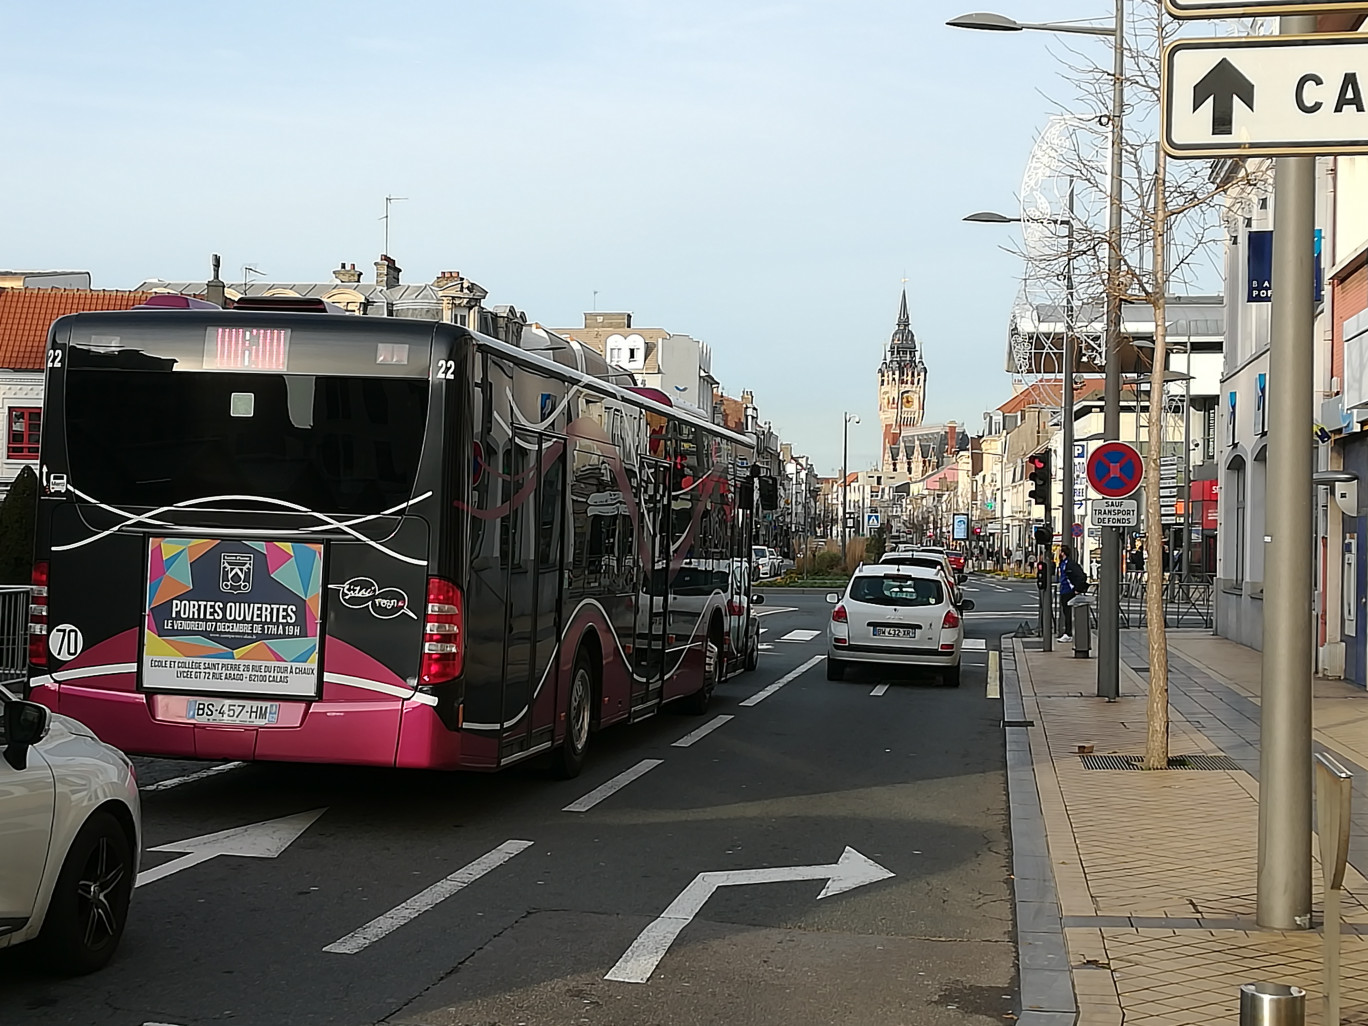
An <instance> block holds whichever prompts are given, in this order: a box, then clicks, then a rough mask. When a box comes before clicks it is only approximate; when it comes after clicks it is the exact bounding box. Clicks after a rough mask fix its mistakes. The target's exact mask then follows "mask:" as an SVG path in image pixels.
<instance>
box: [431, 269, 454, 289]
mask: <svg viewBox="0 0 1368 1026" xmlns="http://www.w3.org/2000/svg"><path fill="white" fill-rule="evenodd" d="M460 280H461V272H460V271H441V272H439V273H438V275H437V280H436V281H434V282H433V283H432V284H434V285H436V286H437V287H438V288H441V287H442V286H443V285H450V284H452V283H453V282H458V281H460Z"/></svg>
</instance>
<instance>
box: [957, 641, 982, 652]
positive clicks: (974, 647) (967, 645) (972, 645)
mask: <svg viewBox="0 0 1368 1026" xmlns="http://www.w3.org/2000/svg"><path fill="white" fill-rule="evenodd" d="M960 648H961V649H963V650H964V651H965V652H986V651H987V650H988V642H986V641H984V640H983V639H982V638H965V639H964V641H962V642H961V643H960Z"/></svg>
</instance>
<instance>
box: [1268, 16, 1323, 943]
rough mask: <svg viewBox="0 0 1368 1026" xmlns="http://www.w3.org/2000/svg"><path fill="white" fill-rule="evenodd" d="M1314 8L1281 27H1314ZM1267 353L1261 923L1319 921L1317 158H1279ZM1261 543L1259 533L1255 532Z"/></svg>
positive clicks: (1291, 31) (1287, 925)
mask: <svg viewBox="0 0 1368 1026" xmlns="http://www.w3.org/2000/svg"><path fill="white" fill-rule="evenodd" d="M1315 28H1316V19H1315V17H1314V16H1312V15H1297V16H1295V17H1285V18H1283V19H1282V34H1283V35H1297V34H1301V33H1306V32H1314V31H1315ZM1274 173H1275V176H1276V177H1275V179H1274V193H1273V217H1274V224H1275V227H1274V230H1273V312H1272V321H1273V323H1272V342H1271V345H1270V346H1269V357H1268V392H1267V403H1268V475H1267V476H1268V486H1267V489H1266V492H1267V494H1266V497H1265V503H1266V505H1265V509H1266V511H1267V514H1266V515H1267V518H1268V519H1267V531H1268V537H1267V539H1266V540H1265V545H1264V553H1265V556H1264V560H1265V565H1264V623H1265V624H1267V625H1268V630H1267V631H1266V632H1265V634H1264V649H1263V693H1262V697H1261V704H1260V710H1259V862H1258V866H1259V869H1258V914H1257V918H1258V922H1259V925H1260V926H1262V927H1264V928H1265V929H1273V930H1305V929H1309V928H1310V926H1311V844H1310V841H1311V667H1312V656H1313V652H1312V648H1311V641H1312V638H1313V637H1314V634H1313V631H1312V625H1311V620H1310V617H1309V614H1308V610H1310V609H1311V606H1312V592H1311V565H1312V527H1313V525H1312V520H1311V507H1312V502H1311V498H1312V494H1313V493H1312V487H1311V472H1312V460H1311V438H1310V432H1311V423H1312V409H1311V401H1312V354H1313V352H1314V348H1315V342H1314V337H1313V336H1314V332H1313V330H1312V329H1313V325H1314V310H1313V306H1312V291H1311V281H1312V248H1313V240H1314V235H1315V224H1316V218H1315V213H1316V192H1315V190H1316V161H1315V158H1314V157H1279V158H1278V161H1277V166H1276V169H1275V172H1274ZM1255 544H1258V539H1255Z"/></svg>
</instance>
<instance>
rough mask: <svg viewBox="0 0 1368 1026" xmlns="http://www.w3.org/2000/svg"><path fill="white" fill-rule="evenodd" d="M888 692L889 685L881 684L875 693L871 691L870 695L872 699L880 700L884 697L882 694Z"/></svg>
mask: <svg viewBox="0 0 1368 1026" xmlns="http://www.w3.org/2000/svg"><path fill="white" fill-rule="evenodd" d="M887 690H888V685H887V684H880V685H879V686H878V687H876V688H875V689H874V690H873V691H871V692H870V693H869V695H870V697H871V698H878V697H879V696H880V695H882V694H883V693H884V692H885V691H887Z"/></svg>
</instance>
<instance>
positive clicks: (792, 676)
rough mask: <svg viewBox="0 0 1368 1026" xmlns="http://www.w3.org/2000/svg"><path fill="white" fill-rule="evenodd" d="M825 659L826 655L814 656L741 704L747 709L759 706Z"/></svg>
mask: <svg viewBox="0 0 1368 1026" xmlns="http://www.w3.org/2000/svg"><path fill="white" fill-rule="evenodd" d="M825 658H826V656H824V655H815V656H813V657H812V658H811V659H809V660H808V661H807V662H805V663H804V664H803V665H802V666H800V667H798V669H796V670H790V671H789V672H788V673H786V674H784V675H783V676H782V677H780V678H779V679H778V680H776V681H775V682H774V683H773V684H771V685H770V686H769V687H767V688H764V689H763V690H760V691H757V692H756V693H755V694H753V695H751V696H750V698H747V699H746V700H745V701H744V702H742V703H741V705H743V706H745V707H746V708H749V707H750V706H752V705H759V704H760V703H761V702H763V701H764V700H765V699H767V698H769V696H770V695H772V694H774V693H775V692H776V691H778V690H779V689H780V688H782V687H783V686H784V685H785V684H787V683H788V682H789V681H791V680H796V679H797V678H798V677H801V676H802V675H803V674H805V673H807V671H808V670H810V669H812V668H813V667H814V666H816V665H817V664H818V663H820V662H821V661H822V660H823V659H825Z"/></svg>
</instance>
